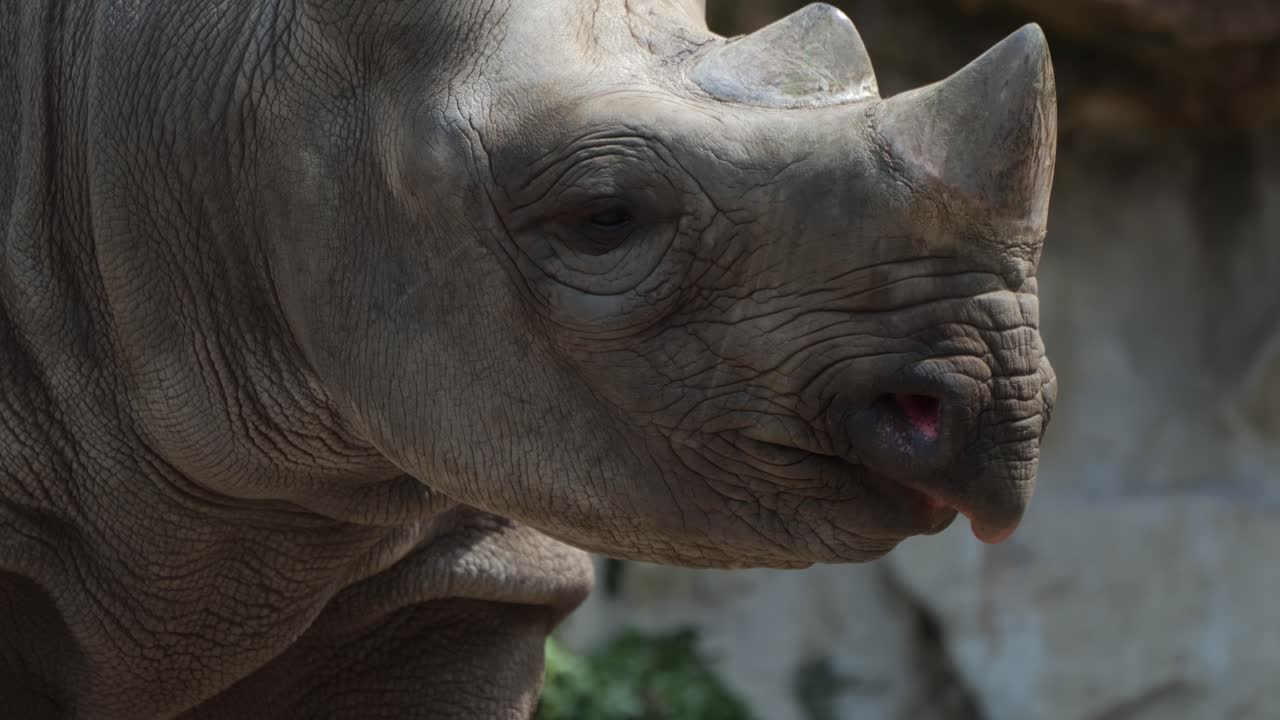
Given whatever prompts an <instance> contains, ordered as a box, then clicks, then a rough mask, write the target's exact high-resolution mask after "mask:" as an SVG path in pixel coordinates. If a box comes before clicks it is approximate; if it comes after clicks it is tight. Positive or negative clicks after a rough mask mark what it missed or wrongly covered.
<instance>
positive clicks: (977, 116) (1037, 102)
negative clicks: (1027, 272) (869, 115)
mask: <svg viewBox="0 0 1280 720" xmlns="http://www.w3.org/2000/svg"><path fill="white" fill-rule="evenodd" d="M873 117H874V121H875V124H876V127H877V130H878V132H879V133H880V135H881V136H882V137H883V138H884V139H885V140H886V141H887V142H888V144H889V146H890V148H891V151H892V153H893V155H894V156H896V157H897V158H898V159H900V160H902V161H904V162H905V163H906V164H907V166H908V167H909V168H911V170H913V171H914V172H915V173H917V174H921V175H923V176H924V177H925V178H927V179H928V180H929V181H932V182H936V183H938V184H939V185H941V186H942V189H943V191H944V192H947V193H958V194H959V195H961V196H962V197H965V198H967V200H968V201H969V203H971V206H973V207H977V208H981V209H982V210H983V211H984V213H987V212H989V213H992V216H991V219H992V220H996V221H1000V222H1013V223H1016V224H1018V225H1020V226H1021V227H1023V228H1025V229H1026V230H1027V231H1029V232H1032V233H1034V232H1036V230H1037V229H1040V231H1042V230H1043V227H1044V225H1045V221H1046V216H1047V214H1048V208H1049V186H1050V184H1051V183H1052V180H1053V165H1054V158H1055V154H1056V144H1057V127H1058V125H1057V99H1056V95H1055V90H1054V81H1053V66H1052V64H1051V63H1050V60H1049V48H1048V45H1047V43H1046V42H1045V38H1044V33H1042V32H1041V31H1040V28H1039V27H1038V26H1036V25H1027V26H1025V27H1023V28H1022V29H1021V30H1018V31H1017V32H1015V33H1014V34H1013V35H1010V36H1009V37H1007V38H1005V39H1004V40H1003V41H1001V42H1000V43H999V44H998V45H996V46H995V47H993V48H991V49H990V50H988V51H987V52H986V53H984V54H983V55H982V56H981V57H979V58H978V59H977V60H974V61H973V62H972V63H970V64H969V65H967V66H965V67H964V68H963V69H961V70H960V71H959V72H957V73H956V74H954V75H952V76H951V77H949V78H947V79H946V80H943V81H941V82H938V83H935V84H933V85H929V86H926V87H923V88H920V89H918V90H912V91H910V92H906V93H903V94H901V95H896V96H894V97H892V98H889V99H888V100H885V101H884V102H882V103H880V104H879V106H878V107H876V108H875V110H874V112H873Z"/></svg>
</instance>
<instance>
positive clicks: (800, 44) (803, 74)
mask: <svg viewBox="0 0 1280 720" xmlns="http://www.w3.org/2000/svg"><path fill="white" fill-rule="evenodd" d="M693 80H694V82H696V83H697V84H698V86H699V87H701V88H702V89H703V90H705V91H706V92H707V93H708V94H710V95H712V96H713V97H716V98H718V99H720V100H727V101H730V102H739V103H743V104H747V105H758V106H763V107H792V108H795V107H819V106H824V105H837V104H841V103H848V102H855V101H858V100H865V99H870V98H875V97H878V95H877V92H878V91H877V88H876V77H875V73H874V72H873V71H872V69H871V58H870V57H868V56H867V49H866V47H865V46H864V45H863V44H862V38H861V37H860V36H859V35H858V31H857V30H856V29H854V27H853V23H852V22H850V21H849V18H848V17H847V16H846V15H845V14H844V13H842V12H840V11H839V10H837V9H836V8H834V7H832V6H830V5H827V4H825V3H814V4H813V5H809V6H807V7H804V8H802V9H800V10H798V11H796V12H794V13H792V14H790V15H788V16H787V17H785V18H783V19H781V20H779V21H777V22H775V23H773V24H772V25H768V26H766V27H764V28H761V29H760V30H757V31H756V32H754V33H752V34H750V35H746V36H743V37H740V38H737V39H734V40H730V41H729V42H728V43H726V44H724V45H721V46H720V47H717V48H715V49H714V50H712V51H711V52H709V53H707V55H706V56H704V57H703V58H702V60H701V62H699V63H698V66H697V67H696V68H695V69H694V71H693Z"/></svg>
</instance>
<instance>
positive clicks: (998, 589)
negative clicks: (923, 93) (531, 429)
mask: <svg viewBox="0 0 1280 720" xmlns="http://www.w3.org/2000/svg"><path fill="white" fill-rule="evenodd" d="M802 4H803V3H798V2H789V1H783V0H738V1H736V2H735V1H731V0H719V2H716V1H715V0H711V2H709V5H710V8H709V10H710V18H711V23H712V26H713V29H716V30H717V31H719V32H721V33H724V34H727V35H734V34H740V33H744V32H749V31H751V30H754V29H756V28H758V27H760V26H763V25H765V24H767V23H769V22H771V21H773V20H775V19H777V18H779V17H781V16H783V15H785V14H787V13H788V12H791V11H793V10H795V9H797V8H798V7H800V6H801V5H802ZM833 4H836V5H838V6H840V7H841V8H842V9H843V10H844V11H845V12H846V13H848V15H849V16H850V17H851V18H852V19H853V21H854V23H855V24H856V25H857V27H858V29H859V31H860V32H861V34H862V36H863V39H864V41H865V42H866V45H867V47H868V50H869V51H870V54H871V57H872V60H873V62H874V63H875V66H876V70H877V74H878V76H879V79H880V87H881V90H882V93H883V94H884V95H885V96H888V95H891V94H894V93H897V92H900V91H902V90H904V89H908V88H911V87H916V86H918V85H922V84H925V83H929V82H933V81H935V80H939V79H941V78H943V77H945V76H946V75H948V74H950V73H951V72H953V71H955V70H957V69H959V68H960V67H961V66H963V65H964V64H965V63H967V62H968V61H969V60H971V59H973V58H974V57H976V56H977V55H979V54H980V53H981V52H982V51H984V50H985V49H986V48H988V47H990V46H991V45H992V44H994V43H995V42H997V41H998V40H1000V39H1001V38H1002V37H1004V36H1005V35H1007V34H1008V33H1010V32H1012V31H1014V30H1016V29H1017V28H1018V27H1019V26H1020V25H1022V24H1024V23H1026V22H1032V21H1034V22H1038V23H1040V24H1041V25H1042V26H1043V27H1044V29H1045V32H1046V34H1047V35H1048V36H1049V43H1050V48H1051V49H1052V52H1053V56H1054V65H1055V69H1056V73H1057V80H1058V90H1059V112H1060V118H1059V122H1060V136H1059V143H1060V144H1059V150H1058V166H1057V178H1056V181H1055V185H1054V190H1053V201H1052V213H1051V218H1050V226H1049V227H1050V230H1049V237H1048V240H1047V242H1046V248H1045V255H1044V261H1043V265H1042V266H1041V272H1040V278H1041V280H1040V286H1041V298H1042V300H1041V308H1042V312H1043V318H1042V321H1043V334H1044V337H1045V342H1046V344H1047V346H1048V348H1049V353H1050V357H1051V358H1052V359H1053V362H1054V364H1055V366H1056V368H1057V371H1058V375H1059V378H1060V384H1061V401H1060V404H1059V406H1058V409H1057V411H1056V414H1055V416H1054V420H1053V423H1052V425H1051V427H1050V428H1049V433H1048V437H1047V443H1046V445H1045V447H1044V451H1043V460H1042V464H1041V470H1040V480H1039V485H1038V491H1037V495H1036V498H1035V501H1034V502H1033V504H1032V507H1031V510H1030V512H1029V514H1028V516H1027V518H1026V521H1025V523H1024V524H1023V526H1022V527H1021V529H1020V530H1019V531H1018V533H1017V534H1016V535H1015V536H1014V538H1013V539H1012V540H1010V541H1009V542H1007V543H1005V544H1003V545H1000V546H995V547H986V546H982V545H980V544H979V543H978V542H977V541H976V540H974V539H973V538H972V536H970V534H969V528H968V525H967V523H966V522H964V521H963V519H961V520H960V521H958V522H957V523H956V524H955V525H954V526H953V527H952V528H951V529H950V530H948V531H947V532H946V533H944V534H943V535H942V536H940V537H937V538H926V539H917V540H912V541H908V542H907V543H905V544H904V545H903V546H902V547H901V548H899V549H898V550H897V551H895V552H894V553H893V554H892V555H891V556H890V557H888V558H886V559H885V560H883V561H880V562H877V563H873V564H870V565H865V566H842V567H840V566H829V567H816V568H813V569H811V570H806V571H799V572H772V571H751V572H734V573H725V572H706V571H696V572H695V571H687V570H679V569H672V568H660V567H656V566H649V565H642V564H636V563H619V562H613V561H607V562H606V561H604V560H601V564H600V575H599V577H600V582H599V589H598V591H597V592H596V594H595V595H594V596H593V597H592V598H591V600H590V601H589V602H588V603H587V605H586V606H584V607H583V608H582V609H581V610H580V611H579V612H578V613H577V614H576V615H575V616H574V617H573V618H572V619H571V620H570V621H569V622H568V623H567V624H566V626H565V627H563V628H562V630H561V631H560V632H559V633H558V636H557V643H558V644H556V645H553V646H552V647H551V649H550V650H549V652H550V653H551V656H550V661H549V666H550V667H551V673H552V675H551V677H550V681H549V685H548V696H547V698H548V701H547V704H546V705H545V706H544V711H543V717H545V718H551V717H572V718H604V719H606V720H613V718H615V717H616V718H645V719H649V718H654V719H656V718H668V717H670V718H682V719H686V718H687V719H689V720H700V719H703V718H715V719H717V720H720V719H723V720H735V719H737V718H748V717H751V718H758V719H759V720H847V719H852V718H857V719H858V720H878V719H881V718H885V719H893V720H896V719H898V718H903V719H911V720H978V719H982V720H1027V719H1035V720H1039V719H1055V718H1063V719H1070V720H1077V719H1078V720H1138V719H1142V720H1147V719H1155V718H1159V719H1160V720H1181V719H1184V718H1185V719H1188V720H1190V719H1193V718H1194V719H1196V720H1201V719H1217V718H1231V719H1236V718H1239V719H1242V720H1244V719H1255V718H1256V719H1260V720H1261V719H1263V718H1267V719H1274V718H1280V463H1278V462H1277V460H1278V459H1280V133H1277V130H1280V2H1278V1H1277V0H858V1H845V2H835V3H833ZM575 683H576V685H575ZM575 688H576V689H575ZM581 690H585V693H580V694H585V695H589V696H591V697H593V698H594V699H593V700H590V701H589V702H593V703H596V704H595V705H590V706H588V705H582V704H581V703H582V702H588V701H584V700H582V699H581V698H580V697H578V696H575V695H574V693H575V692H578V691H581ZM557 703H559V704H557ZM574 703H579V704H578V705H576V706H575V705H574ZM610 703H612V705H610ZM556 712H563V713H564V714H563V715H555V713H556ZM611 713H612V714H611Z"/></svg>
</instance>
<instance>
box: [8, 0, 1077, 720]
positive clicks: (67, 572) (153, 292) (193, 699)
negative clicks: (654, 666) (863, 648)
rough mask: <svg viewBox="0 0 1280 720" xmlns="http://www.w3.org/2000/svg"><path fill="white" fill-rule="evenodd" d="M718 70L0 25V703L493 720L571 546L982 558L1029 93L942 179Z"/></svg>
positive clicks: (1041, 108) (603, 2)
mask: <svg viewBox="0 0 1280 720" xmlns="http://www.w3.org/2000/svg"><path fill="white" fill-rule="evenodd" d="M1019 38H1021V40H1020V42H1023V43H1024V44H1026V43H1030V42H1032V41H1036V42H1040V41H1039V40H1036V38H1038V35H1037V36H1034V37H1033V36H1032V35H1029V34H1023V35H1020V36H1019ZM1028 38H1030V39H1028ZM723 42H724V41H723V39H721V38H718V37H717V36H715V35H713V34H711V33H709V32H708V31H707V30H706V29H705V25H703V24H702V23H701V21H700V19H699V18H698V17H697V13H696V3H685V2H684V1H683V0H680V1H679V2H677V1H676V0H671V1H670V2H664V1H663V0H652V1H646V2H640V1H639V0H626V1H624V0H599V2H595V1H594V0H545V1H538V2H520V3H504V2H501V0H493V1H474V2H467V1H464V0H450V1H446V2H427V1H425V0H399V1H397V0H272V1H267V0H259V1H257V2H207V3H181V2H163V1H162V2H151V3H140V4H139V3H131V2H124V1H123V0H99V1H98V2H82V3H60V2H52V1H49V2H37V1H35V0H33V1H32V2H22V3H6V4H3V6H0V60H2V62H0V127H3V128H6V129H9V130H10V132H8V133H5V134H4V136H3V138H2V139H0V212H2V213H3V215H0V220H3V225H0V366H2V367H3V372H2V373H0V391H2V393H0V706H3V707H6V708H9V709H10V711H12V712H17V713H18V715H19V716H21V717H30V718H40V717H92V718H167V717H178V716H181V717H189V718H224V717H226V718H231V717H244V716H245V715H246V714H248V713H253V714H254V715H255V716H258V717H281V718H285V717H363V718H377V717H387V718H392V717H394V718H407V717H430V718H446V717H447V718H524V717H527V716H528V715H529V713H530V712H531V711H532V709H533V707H534V705H535V703H536V696H537V692H538V689H539V683H540V675H541V653H542V643H543V641H544V638H545V635H546V633H547V632H548V631H549V630H550V629H551V628H552V627H553V626H554V625H555V624H556V623H557V622H559V621H560V619H562V618H563V617H564V616H565V615H566V614H567V613H568V612H569V611H571V610H572V608H573V607H574V606H576V605H577V604H578V603H579V602H580V601H581V599H582V598H583V596H584V595H585V593H586V592H587V591H588V590H589V589H590V585H591V571H590V564H589V561H588V559H587V556H586V554H585V553H584V552H582V549H588V550H596V551H601V552H605V553H608V554H610V555H613V556H617V557H626V558H635V559H640V560H647V561H654V562H664V563H673V564H681V565H688V566H700V567H721V568H734V567H805V566H807V565H810V564H812V563H816V562H860V561H866V560H870V559H874V558H876V557H879V556H881V555H883V554H884V553H886V552H888V551H890V550H891V549H892V548H893V547H894V546H895V545H896V544H897V543H898V542H900V541H901V540H903V539H904V538H906V537H908V536H911V535H916V534H925V533H932V532H937V531H939V530H941V529H942V528H944V527H946V526H947V525H948V524H949V523H950V522H951V521H952V520H953V519H954V517H955V516H956V513H957V511H962V512H964V513H965V514H966V515H969V516H970V518H971V520H972V521H973V524H974V528H975V531H977V532H978V533H979V534H981V535H982V536H983V537H984V538H985V539H989V540H995V539H999V538H1001V537H1003V536H1004V535H1006V534H1007V533H1008V532H1011V531H1012V529H1013V527H1014V526H1015V525H1016V523H1017V520H1018V518H1019V517H1020V516H1021V514H1022V512H1023V510H1024V509H1025V506H1026V502H1027V500H1028V498H1029V496H1030V492H1031V484H1032V481H1033V479H1034V474H1035V464H1036V459H1037V457H1038V451H1039V445H1040V438H1041V436H1042V434H1043V430H1044V426H1045V424H1046V423H1047V421H1048V416H1049V413H1050V409H1051V406H1052V402H1053V399H1054V395H1055V393H1056V388H1055V383H1054V380H1053V374H1052V370H1051V369H1050V367H1049V365H1048V363H1047V361H1046V360H1045V358H1044V350H1043V346H1042V344H1041V341H1040V337H1039V333H1038V328H1037V323H1038V320H1037V307H1036V298H1035V279H1034V275H1035V268H1036V264H1037V263H1038V260H1039V251H1040V242H1041V240H1042V237H1043V233H1044V227H1043V220H1044V218H1043V213H1042V212H1041V209H1042V207H1043V204H1044V203H1045V202H1047V197H1048V187H1047V182H1048V180H1047V177H1048V175H1047V174H1046V173H1047V172H1048V171H1046V170H1045V166H1046V165H1047V167H1048V168H1049V169H1050V170H1051V167H1052V131H1051V127H1050V126H1049V125H1046V123H1049V124H1051V120H1052V118H1051V115H1052V112H1051V111H1052V98H1051V95H1052V84H1051V74H1050V71H1049V70H1048V67H1047V64H1046V65H1044V66H1043V67H1041V66H1039V65H1035V64H1034V63H1032V64H1031V65H1030V67H1031V73H1032V75H1034V76H1035V78H1036V82H1037V83H1039V84H1036V85H1035V87H1036V88H1037V89H1038V91H1040V92H1041V94H1042V95H1044V96H1045V97H1048V98H1049V99H1048V100H1043V99H1038V100H1036V102H1038V103H1040V104H1037V105H1035V106H1034V108H1033V110H1034V112H1032V113H1031V114H1030V115H1028V116H1027V117H1029V118H1031V119H1030V120H1025V121H1023V120H1019V121H1018V122H1019V123H1021V124H1016V126H1015V127H1014V130H1015V131H1016V132H1014V133H1013V134H1008V133H1006V134H1004V135H1002V136H1001V137H1002V138H1003V139H1002V140H1001V143H1002V145H1000V146H999V147H1003V148H1005V150H1003V152H1010V153H1011V154H1012V155H1011V157H1013V159H1012V160H1011V161H1010V163H1011V164H1010V165H1009V169H1007V171H1006V172H1004V174H1003V175H1001V176H1000V178H1001V180H1000V182H999V183H995V184H992V183H986V184H984V182H983V181H981V178H979V179H978V180H975V181H974V184H973V186H972V187H973V188H977V190H975V191H973V192H966V186H952V185H947V184H946V183H941V182H937V181H936V180H937V178H933V177H931V176H930V175H929V174H928V173H922V172H919V171H918V170H919V167H924V166H922V165H919V163H915V164H913V162H914V159H913V158H914V156H913V155H912V152H914V151H915V150H913V149H912V146H911V145H910V143H908V144H907V145H903V144H902V141H901V138H900V137H899V136H900V135H902V132H901V131H900V129H899V128H900V125H901V123H902V122H903V121H901V120H899V119H897V116H895V114H894V113H895V112H899V111H898V110H895V109H894V108H895V107H902V106H901V105H899V106H893V105H892V103H880V102H879V101H878V100H866V101H860V102H854V103H846V104H839V105H835V106H831V107H822V108H803V109H778V108H760V107H753V106H750V105H746V104H740V103H731V102H724V101H721V100H718V99H716V98H714V97H710V96H708V94H707V93H706V92H703V91H701V90H699V89H698V88H697V87H695V86H694V85H692V84H691V83H690V82H689V80H688V72H687V71H688V68H689V67H690V65H691V64H692V63H695V62H697V60H698V58H700V57H701V56H702V55H703V54H704V53H706V52H707V51H708V50H709V49H711V48H714V47H716V46H717V45H718V44H720V43H723ZM1044 62H1045V63H1047V59H1045V60H1044ZM1036 73H1039V75H1036ZM1011 87H1016V84H1015V85H1014V86H1011ZM1046 88H1047V89H1046ZM939 97H945V94H943V95H940V96H939ZM1037 97H1039V96H1037ZM1017 99H1018V98H1017V97H1016V96H1014V97H1013V99H1012V100H1009V101H1008V103H1009V106H1010V107H1015V108H1016V107H1017V106H1016V101H1017ZM1045 103H1048V104H1047V105H1046V104H1045ZM1013 116H1014V115H1011V117H1013ZM1018 117H1021V116H1018ZM1046 117H1048V118H1049V120H1045V118H1046ZM957 128H959V130H958V131H957V132H955V133H953V135H954V137H955V141H956V142H957V143H960V144H961V145H963V144H965V143H968V144H970V145H972V144H974V143H978V142H979V141H980V140H982V141H985V140H984V138H986V136H984V135H983V134H982V132H978V131H975V132H972V133H967V132H966V131H965V130H964V128H963V127H961V126H960V125H959V124H958V125H957ZM1046 128H1049V129H1046ZM1007 129H1008V128H1005V130H1007ZM902 136H904V137H910V138H914V137H917V136H916V135H911V134H910V133H907V134H906V135H902ZM1023 136H1026V137H1030V138H1031V140H1029V141H1026V142H1025V143H1022V140H1020V138H1023ZM1019 143H1022V144H1019ZM996 147H997V145H995V144H994V143H993V144H992V148H996ZM904 148H905V149H904ZM1009 148H1012V150H1009ZM917 150H918V148H917ZM973 152H976V153H977V154H979V155H981V154H983V152H987V154H988V155H992V156H995V155H998V154H999V152H1001V151H999V150H996V149H991V150H989V151H983V150H982V149H981V148H979V149H978V150H974V151H973ZM1024 156H1026V157H1032V156H1034V157H1032V159H1033V160H1034V162H1032V161H1025V158H1024ZM950 157H953V158H957V157H958V158H963V157H965V153H964V152H956V153H953V154H952V155H951V156H950ZM1046 158H1047V159H1046ZM995 160H998V158H995V159H993V160H991V162H995ZM1037 163H1038V164H1037ZM917 166H919V167H917ZM1024 166H1025V168H1031V169H1030V170H1027V171H1026V172H1023V169H1024ZM948 172H950V171H948ZM973 173H977V174H975V175H974V177H978V175H979V174H980V173H979V171H977V170H975V171H973ZM973 173H971V174H973ZM1019 173H1022V174H1019ZM1024 175H1025V177H1026V178H1031V179H1030V180H1026V179H1025V178H1024ZM961 176H963V173H962V174H961ZM948 177H955V175H954V174H952V175H948ZM1009 178H1013V179H1012V180H1010V179H1009ZM962 185H963V184H962ZM993 188H994V189H993ZM970 189H971V188H970ZM1023 206H1029V207H1032V208H1033V211H1030V212H1029V213H1022V214H1019V213H1018V212H1013V213H1012V215H1013V216H1016V217H1014V219H1013V220H1009V221H1008V222H1005V220H1002V219H1001V218H1003V217H1004V215H1001V213H1004V212H1005V211H1006V210H1008V209H1009V208H1010V207H1012V208H1014V209H1015V210H1019V209H1021V208H1023ZM1036 208H1038V209H1036ZM1008 214H1009V213H1005V215H1008ZM1024 216H1025V217H1024ZM1028 217H1029V218H1030V220H1027V219H1026V218H1028ZM899 396H904V397H913V398H928V399H931V400H932V401H936V402H937V403H938V404H937V407H938V417H937V418H936V420H937V428H938V432H937V437H936V438H931V439H929V441H928V442H926V441H925V440H922V439H921V437H920V436H919V435H918V433H917V434H912V432H911V431H910V430H909V428H907V426H905V425H903V424H902V423H903V422H905V421H904V419H903V416H902V415H901V413H900V412H898V411H896V410H895V409H894V407H895V406H893V404H892V398H895V397H899ZM886 403H889V404H886ZM904 428H907V429H904Z"/></svg>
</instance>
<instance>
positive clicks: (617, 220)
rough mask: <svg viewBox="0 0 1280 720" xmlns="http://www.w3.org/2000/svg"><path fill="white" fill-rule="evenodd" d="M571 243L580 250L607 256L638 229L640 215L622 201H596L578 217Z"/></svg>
mask: <svg viewBox="0 0 1280 720" xmlns="http://www.w3.org/2000/svg"><path fill="white" fill-rule="evenodd" d="M576 225H577V228H576V229H575V230H574V231H572V232H571V233H570V236H571V237H569V238H567V239H568V241H569V244H570V245H571V246H572V247H573V249H574V250H575V251H577V252H580V253H584V254H587V255H605V254H607V253H610V252H613V251H614V250H616V249H618V248H619V247H621V246H622V245H623V244H625V243H626V242H627V240H628V239H629V238H630V237H631V235H632V234H633V233H634V232H635V230H636V218H635V215H633V214H632V212H631V210H629V209H628V208H627V206H625V205H622V204H619V203H612V202H611V203H608V204H596V205H594V206H593V207H590V208H588V209H587V210H586V211H585V212H583V214H581V215H579V216H578V221H577V223H576Z"/></svg>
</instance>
